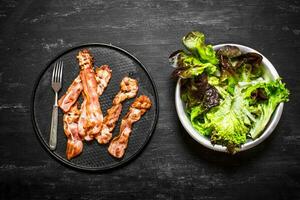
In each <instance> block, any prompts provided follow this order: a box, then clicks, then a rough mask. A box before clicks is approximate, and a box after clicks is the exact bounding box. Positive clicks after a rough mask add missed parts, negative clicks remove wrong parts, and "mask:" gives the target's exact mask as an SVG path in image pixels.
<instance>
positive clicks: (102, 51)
mask: <svg viewBox="0 0 300 200" xmlns="http://www.w3.org/2000/svg"><path fill="white" fill-rule="evenodd" d="M83 48H87V49H89V50H90V51H91V53H92V55H93V56H94V60H95V66H101V65H103V64H108V65H109V66H110V67H111V69H112V78H111V80H110V83H109V85H108V87H107V88H106V90H105V91H104V93H103V94H102V96H101V97H100V104H101V108H102V112H103V115H104V116H105V115H106V110H107V109H108V108H110V106H111V104H112V100H113V98H114V96H115V95H116V94H117V92H118V91H119V84H120V81H121V80H122V78H123V77H125V76H129V77H132V78H135V79H137V80H138V82H139V92H138V95H137V96H139V95H141V94H145V95H147V96H148V97H149V98H150V99H151V101H152V103H153V104H152V107H151V109H150V110H149V111H148V112H146V114H145V115H144V116H143V117H142V118H141V119H140V120H139V121H138V122H136V123H135V124H134V125H133V131H132V134H131V136H130V139H129V144H128V148H127V150H126V153H125V156H124V158H122V159H115V158H113V157H111V156H110V155H109V154H108V152H107V147H108V145H99V144H98V143H97V141H96V140H94V141H92V142H84V147H83V152H82V154H81V155H79V156H78V157H76V158H73V159H72V160H70V161H69V160H67V159H66V153H65V151H66V142H67V139H66V136H65V134H64V131H63V119H62V117H63V113H62V112H61V111H59V116H58V121H59V123H58V132H57V148H56V150H55V151H51V150H50V148H49V146H48V141H49V132H50V123H51V112H52V105H53V103H54V92H53V90H52V88H51V76H52V71H53V66H54V63H55V62H56V61H58V60H62V61H63V62H64V69H63V85H62V89H61V91H60V92H59V97H61V96H62V95H63V94H64V93H65V92H66V90H67V88H68V87H69V85H70V84H71V83H72V81H73V80H74V78H75V77H76V76H77V75H78V73H79V67H78V63H77V60H76V55H77V54H78V51H79V50H80V49H83ZM133 100H134V99H130V100H127V101H125V102H124V104H123V110H122V114H121V116H120V119H119V121H118V123H117V126H116V128H115V130H114V132H113V136H115V135H117V134H118V133H119V126H120V121H121V119H122V117H123V116H124V115H125V114H126V113H127V111H128V108H129V106H130V104H131V103H132V102H133ZM31 113H32V122H33V126H34V129H35V132H36V134H37V136H38V138H39V141H40V142H41V143H42V145H43V146H44V147H45V149H46V150H47V151H48V152H49V153H50V154H51V155H52V156H54V157H55V158H56V159H58V160H59V161H61V162H63V163H64V164H66V165H68V166H71V167H74V168H77V169H82V170H88V171H102V170H107V169H111V168H115V167H118V166H120V165H122V164H125V163H126V162H128V161H130V160H131V159H133V158H134V157H136V156H137V155H138V153H139V152H141V150H142V149H143V148H144V147H145V145H146V144H147V142H148V141H149V139H150V137H151V135H152V133H153V131H154V129H155V126H156V123H157V119H158V95H157V91H156V87H155V84H154V82H153V80H152V78H151V77H150V75H149V73H148V72H147V70H146V68H145V67H144V66H143V65H142V63H141V62H140V61H139V60H138V59H137V58H135V57H134V56H132V55H131V54H129V53H128V52H127V51H125V50H123V49H121V48H118V47H115V46H112V45H107V44H86V45H82V46H78V47H74V48H71V49H69V50H67V51H65V52H63V53H61V54H60V55H58V56H57V57H56V58H54V59H53V60H52V61H51V62H50V63H49V64H48V65H47V67H46V68H45V69H44V70H43V71H42V73H41V74H40V75H39V77H38V79H37V81H36V84H35V86H34V89H33V94H32V106H31Z"/></svg>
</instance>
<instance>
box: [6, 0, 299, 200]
mask: <svg viewBox="0 0 300 200" xmlns="http://www.w3.org/2000/svg"><path fill="white" fill-rule="evenodd" d="M299 19H300V3H299V1H296V0H294V1H283V0H282V1H280V0H270V1H260V0H253V1H247V2H246V1H244V2H241V1H237V0H236V1H233V0H224V1H209V0H201V1H187V0H180V1H179V0H167V1H154V0H152V1H147V0H136V1H129V0H127V1H126V0H125V1H121V0H120V1H97V0H88V1H79V0H74V1H67V0H61V1H37V0H28V1H15V0H5V1H1V3H0V25H1V26H0V50H1V53H0V84H1V87H0V94H1V95H0V133H1V141H0V153H1V159H0V177H1V178H0V199H117V198H121V199H241V198H244V199H254V198H258V199H262V198H264V199H300V131H299V130H300V123H299V119H300V110H299V109H300V107H299V106H300V102H299V99H300V79H299V77H300V70H299V66H300V59H299V55H300V40H299V39H300V23H299ZM191 30H200V31H203V32H204V33H205V34H206V35H207V41H208V42H209V43H212V44H218V43H225V42H233V43H239V44H244V45H247V46H250V47H252V48H254V49H257V50H259V51H260V52H261V53H263V54H264V55H265V56H266V57H267V58H269V59H270V60H271V62H272V63H273V64H274V66H275V67H276V69H277V70H278V72H279V74H280V75H281V76H282V77H283V80H284V81H285V82H286V83H287V86H288V88H289V89H290V90H291V93H292V95H291V97H290V102H289V103H287V104H286V105H285V107H284V112H283V116H282V118H281V121H280V123H279V125H278V127H277V128H276V130H275V131H274V132H273V134H272V135H271V137H270V138H268V139H267V140H266V141H265V142H264V143H262V144H261V145H259V146H258V147H256V148H254V149H253V150H250V151H247V152H244V153H240V154H237V155H235V156H229V155H224V154H221V153H216V152H212V151H210V150H208V149H205V148H204V147H202V146H201V145H199V144H197V143H196V142H195V141H193V140H192V139H191V138H190V137H189V136H188V134H187V133H186V132H185V130H184V129H183V127H182V126H181V124H180V122H179V120H178V118H177V115H176V111H175V107H174V90H175V82H174V81H172V80H171V79H170V73H171V71H172V69H171V68H170V67H169V65H168V56H169V54H170V53H171V52H173V51H174V50H177V49H179V48H182V46H181V43H180V39H181V37H182V36H183V35H184V34H186V33H187V32H188V31H191ZM87 42H104V43H112V44H114V45H117V46H120V47H121V48H124V49H126V50H128V51H129V52H131V53H132V54H133V55H135V56H136V57H138V58H139V59H140V61H141V62H142V63H143V64H144V65H145V66H146V67H147V69H148V70H149V71H150V73H151V75H152V76H153V78H154V80H155V82H156V84H157V86H158V93H159V100H160V116H159V122H158V124H157V128H156V131H155V133H154V135H153V137H152V139H151V141H150V143H149V144H148V146H147V147H146V149H145V150H144V151H143V152H142V154H140V156H139V157H138V158H137V159H135V160H134V161H132V162H130V163H129V164H128V165H126V166H124V167H122V168H119V169H116V170H113V171H108V172H106V173H93V174H90V173H84V172H80V171H75V170H73V169H69V168H66V167H65V166H63V165H61V164H60V163H58V162H57V161H55V160H54V159H53V158H52V157H50V155H48V153H46V152H45V151H44V150H43V148H42V147H41V145H40V144H39V142H38V140H37V138H36V136H35V133H34V130H33V127H32V125H31V119H30V95H31V92H32V88H33V84H34V80H35V79H36V78H37V75H38V73H40V72H41V70H42V69H43V68H44V67H45V65H46V63H47V62H48V61H49V60H51V59H52V58H53V56H55V55H56V54H57V53H58V52H61V51H63V50H65V49H66V48H68V47H73V46H76V45H79V44H83V43H87ZM49 89H50V87H49Z"/></svg>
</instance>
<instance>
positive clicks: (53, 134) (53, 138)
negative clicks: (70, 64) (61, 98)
mask: <svg viewBox="0 0 300 200" xmlns="http://www.w3.org/2000/svg"><path fill="white" fill-rule="evenodd" d="M63 67H64V63H63V62H62V61H58V62H56V63H55V64H54V69H53V73H52V84H51V85H52V89H53V90H54V92H55V102H54V105H53V109H52V120H51V129H50V139H49V146H50V149H51V150H55V149H56V143H57V123H58V121H57V118H58V105H57V98H58V92H59V90H60V89H61V85H62V72H63Z"/></svg>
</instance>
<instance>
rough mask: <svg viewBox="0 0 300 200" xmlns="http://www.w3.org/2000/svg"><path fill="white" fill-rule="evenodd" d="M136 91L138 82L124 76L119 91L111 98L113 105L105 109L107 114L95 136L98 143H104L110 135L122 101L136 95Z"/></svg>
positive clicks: (108, 139)
mask: <svg viewBox="0 0 300 200" xmlns="http://www.w3.org/2000/svg"><path fill="white" fill-rule="evenodd" d="M137 92H138V82H137V80H135V79H132V78H129V77H124V78H123V80H122V81H121V83H120V91H119V92H118V94H117V95H116V96H115V98H114V100H113V105H112V107H111V108H110V109H108V110H107V114H106V116H105V118H104V120H103V124H102V128H101V131H100V134H99V135H97V136H96V138H97V141H98V143H99V144H106V143H108V142H109V141H110V139H111V137H112V132H113V130H114V128H115V126H116V122H117V121H118V119H119V117H120V114H121V111H122V102H124V101H125V100H126V99H130V98H133V97H135V96H136V94H137Z"/></svg>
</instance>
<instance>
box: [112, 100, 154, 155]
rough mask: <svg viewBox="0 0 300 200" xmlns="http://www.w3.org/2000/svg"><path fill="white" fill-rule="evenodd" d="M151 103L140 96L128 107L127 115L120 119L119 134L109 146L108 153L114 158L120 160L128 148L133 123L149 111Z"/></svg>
mask: <svg viewBox="0 0 300 200" xmlns="http://www.w3.org/2000/svg"><path fill="white" fill-rule="evenodd" d="M151 105H152V103H151V100H150V99H149V97H147V96H145V95H142V96H140V97H138V98H137V99H135V101H134V102H133V104H132V105H131V106H130V108H129V111H128V113H127V114H126V116H125V117H124V118H123V119H122V122H121V127H120V133H119V135H118V136H116V137H115V138H114V139H113V140H112V141H111V142H110V144H109V147H108V152H109V153H110V154H111V155H112V156H114V157H116V158H122V157H123V156H124V154H125V150H126V148H127V146H128V140H129V136H130V134H131V132H132V125H133V123H135V122H137V121H138V120H139V119H140V118H141V116H142V115H143V114H144V113H145V112H146V111H147V110H149V109H150V107H151Z"/></svg>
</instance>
